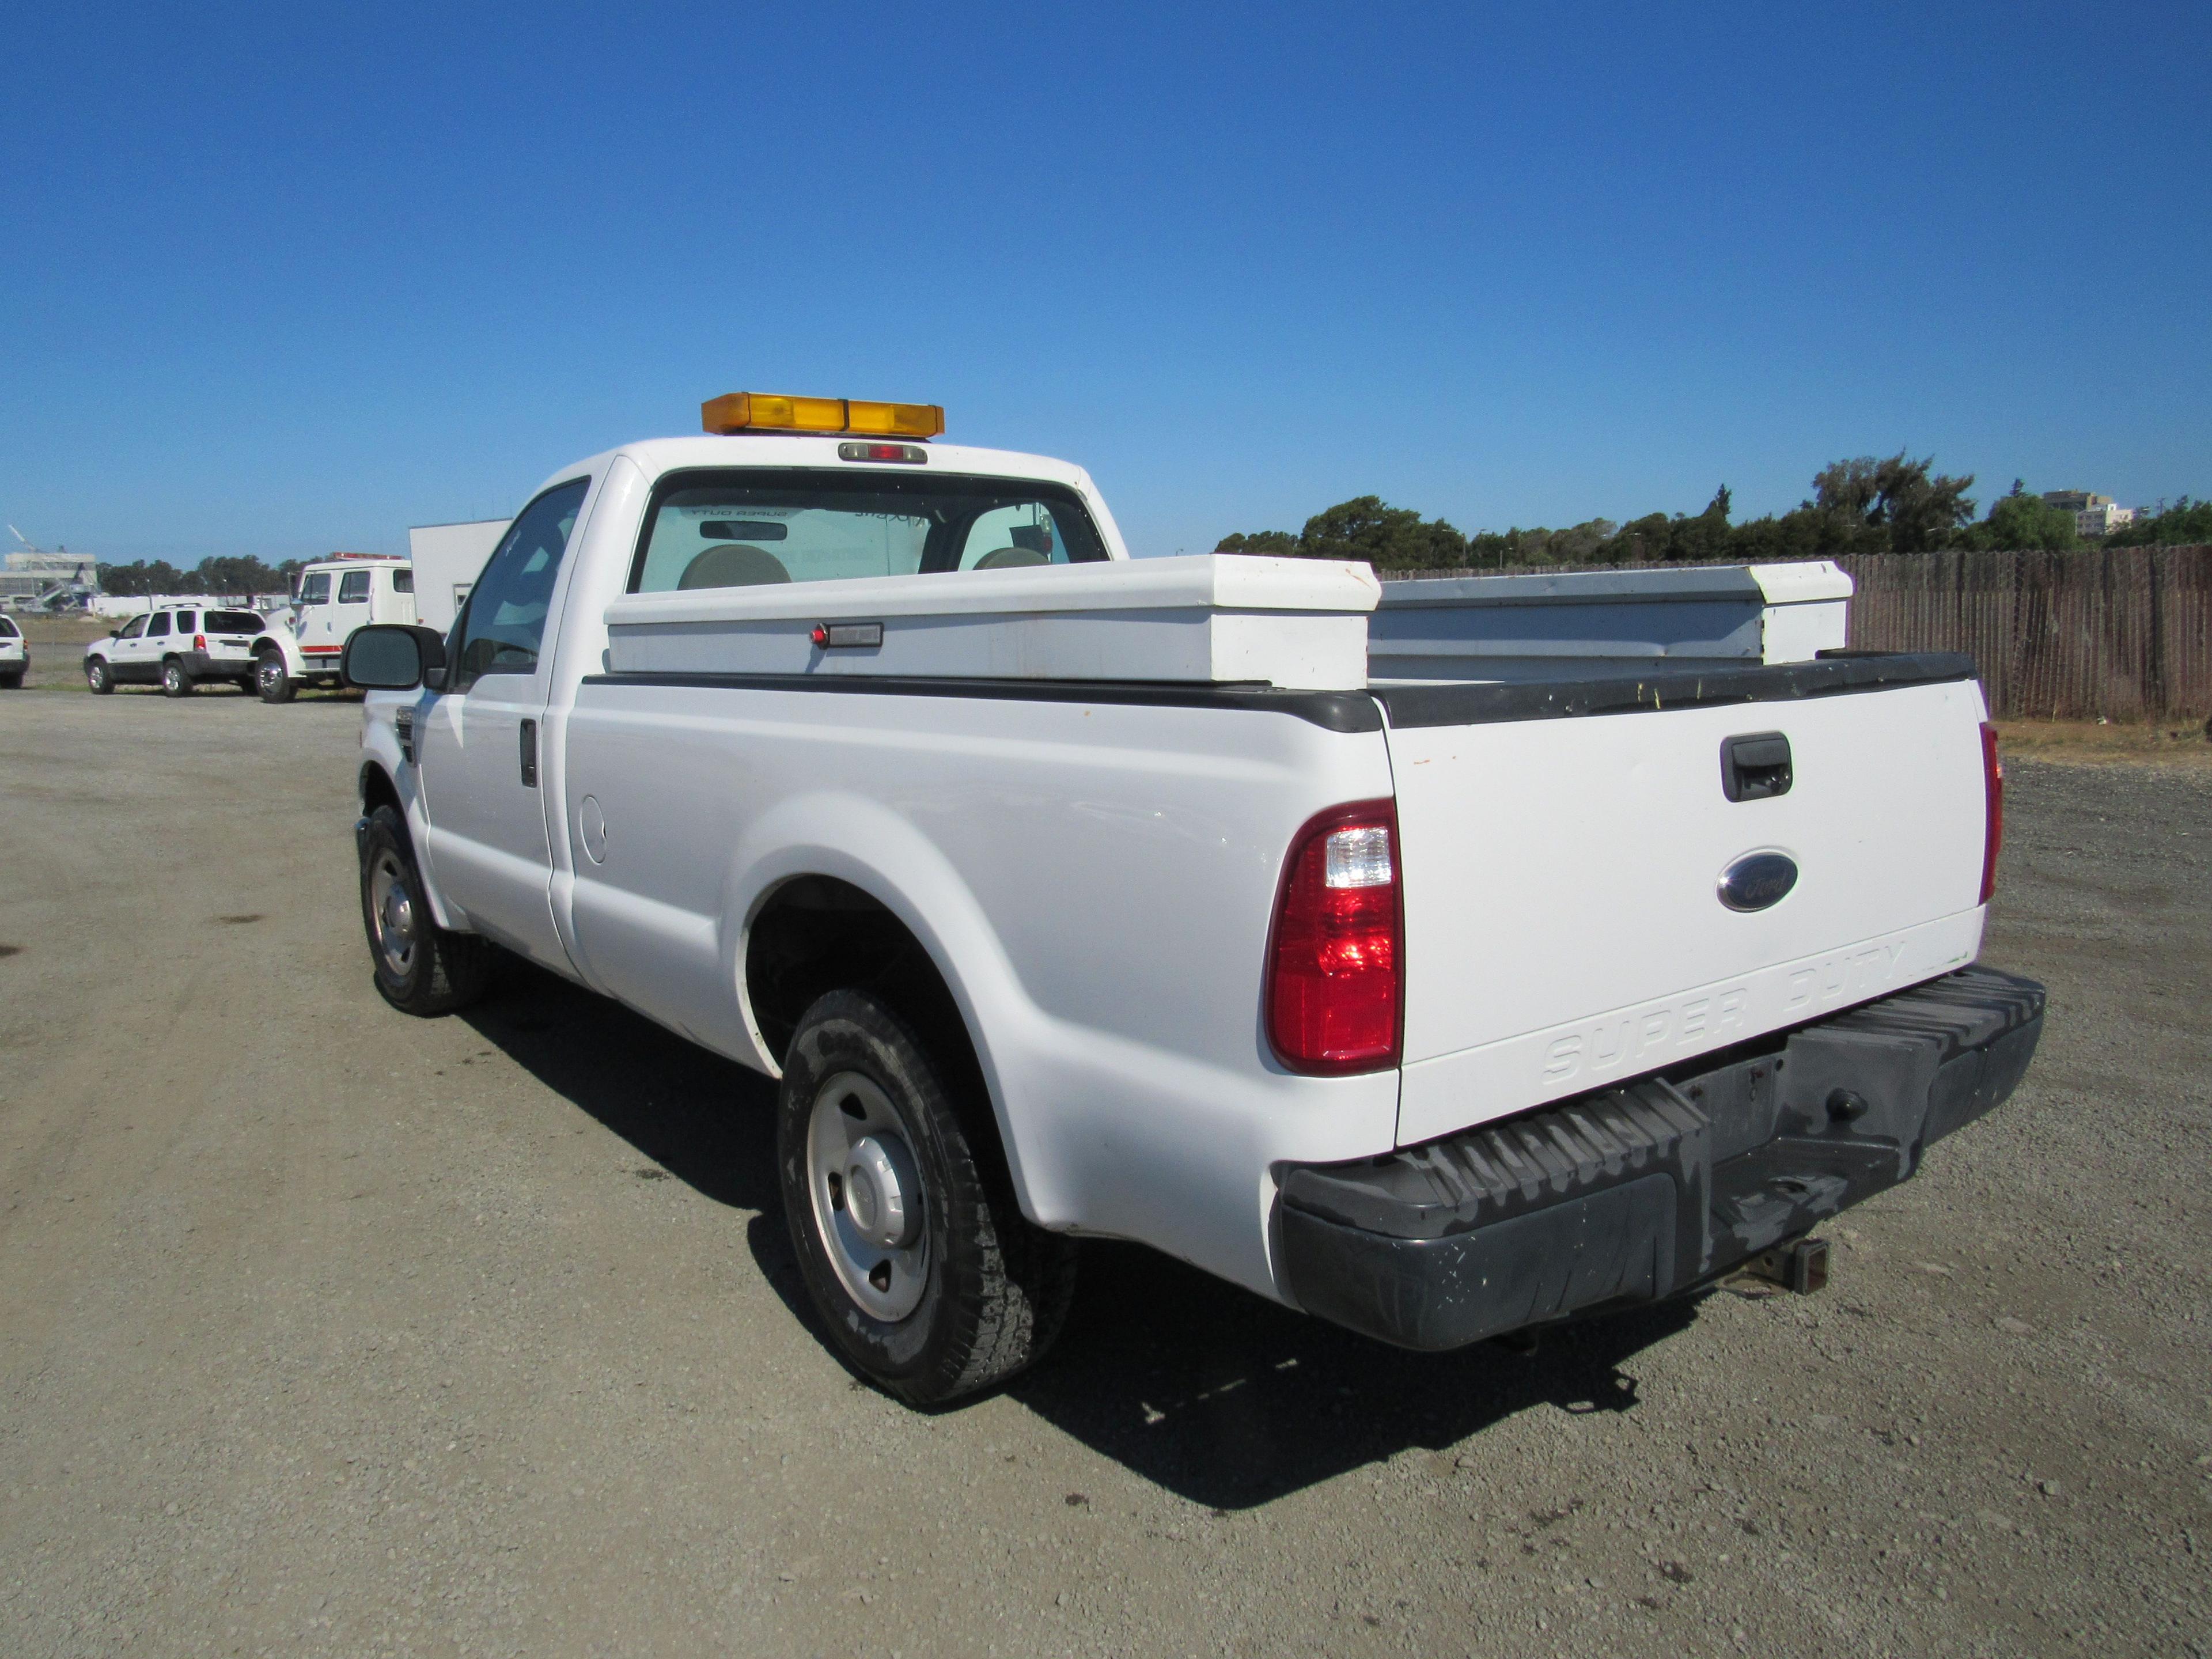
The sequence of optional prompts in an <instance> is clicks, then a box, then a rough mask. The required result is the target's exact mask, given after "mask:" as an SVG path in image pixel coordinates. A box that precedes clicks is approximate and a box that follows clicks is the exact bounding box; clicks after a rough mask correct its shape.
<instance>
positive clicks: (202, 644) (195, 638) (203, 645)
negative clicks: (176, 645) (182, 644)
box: [192, 634, 207, 651]
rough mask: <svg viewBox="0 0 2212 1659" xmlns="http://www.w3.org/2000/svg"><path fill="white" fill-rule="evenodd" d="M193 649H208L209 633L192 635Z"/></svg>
mask: <svg viewBox="0 0 2212 1659" xmlns="http://www.w3.org/2000/svg"><path fill="white" fill-rule="evenodd" d="M192 649H193V650H195V651H204V650H206V649H207V635H204V634H195V635H192Z"/></svg>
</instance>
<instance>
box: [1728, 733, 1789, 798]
mask: <svg viewBox="0 0 2212 1659" xmlns="http://www.w3.org/2000/svg"><path fill="white" fill-rule="evenodd" d="M1791 781H1792V773H1791V769H1790V739H1789V738H1787V737H1785V736H1784V735H1783V734H1782V733H1781V732H1746V733H1745V734H1744V735H1743V736H1741V737H1740V738H1728V739H1727V740H1726V741H1725V742H1723V744H1721V793H1723V795H1726V796H1727V797H1728V798H1729V799H1730V800H1765V799H1768V798H1770V797H1771V796H1774V795H1786V794H1788V793H1790V783H1791Z"/></svg>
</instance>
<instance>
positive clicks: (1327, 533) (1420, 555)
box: [1213, 495, 1467, 570]
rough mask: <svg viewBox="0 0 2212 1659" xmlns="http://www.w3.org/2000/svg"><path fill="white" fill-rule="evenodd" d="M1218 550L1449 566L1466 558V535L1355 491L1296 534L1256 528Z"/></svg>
mask: <svg viewBox="0 0 2212 1659" xmlns="http://www.w3.org/2000/svg"><path fill="white" fill-rule="evenodd" d="M1213 550H1214V551H1215V552H1217V553H1270V554H1275V555H1279V556H1284V557H1296V558H1302V559H1364V560H1365V561H1367V562H1368V563H1370V564H1371V565H1373V566H1374V567H1375V568H1376V569H1377V570H1448V569H1451V568H1455V567H1456V566H1459V565H1462V564H1465V563H1466V562H1467V538H1466V537H1464V536H1462V534H1460V532H1458V531H1457V530H1455V529H1454V528H1453V527H1452V526H1450V525H1448V524H1446V523H1445V522H1444V521H1443V520H1442V519H1431V520H1423V519H1422V517H1421V515H1420V514H1419V513H1415V512H1413V511H1412V510H1411V509H1410V508H1407V507H1392V506H1390V505H1389V503H1387V502H1386V501H1383V498H1382V497H1381V496H1380V495H1360V496H1358V497H1355V498H1354V499H1353V500H1352V501H1339V502H1338V503H1337V504H1336V505H1335V506H1334V507H1328V508H1327V509H1326V510H1324V511H1322V512H1320V513H1315V514H1314V515H1313V517H1311V518H1310V519H1308V520H1306V523H1305V528H1304V530H1301V531H1300V532H1298V533H1297V535H1296V536H1293V535H1291V533H1290V532H1288V531H1286V530H1256V531H1251V532H1238V533H1237V534H1235V535H1231V536H1224V537H1223V538H1221V539H1220V541H1218V543H1216V544H1214V549H1213Z"/></svg>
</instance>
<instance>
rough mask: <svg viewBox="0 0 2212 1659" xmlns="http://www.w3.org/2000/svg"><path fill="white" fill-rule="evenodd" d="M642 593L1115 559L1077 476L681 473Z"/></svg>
mask: <svg viewBox="0 0 2212 1659" xmlns="http://www.w3.org/2000/svg"><path fill="white" fill-rule="evenodd" d="M646 526H647V527H646V532H645V535H644V537H643V538H642V539H641V542H640V544H639V547H638V550H637V557H636V560H635V562H634V563H633V564H632V566H631V568H630V581H629V591H630V592H633V593H665V592H671V591H676V590H688V589H695V588H702V587H748V586H757V585H761V584H767V583H775V582H811V581H827V580H835V579H836V578H838V577H843V576H911V575H915V574H921V573H925V572H937V571H954V570H1004V569H1011V568H1018V567H1020V566H1024V565H1040V564H1085V563H1091V562H1096V561H1098V560H1101V559H1104V558H1106V557H1107V556H1108V555H1107V551H1106V545H1105V543H1104V542H1103V540H1102V539H1101V538H1100V537H1099V534H1098V530H1097V526H1095V525H1094V524H1092V522H1091V515H1090V513H1088V512H1086V511H1085V508H1084V506H1083V502H1082V500H1081V498H1080V497H1079V496H1078V495H1076V493H1075V491H1073V489H1069V488H1068V487H1067V486H1066V485H1065V484H1054V483H1031V482H1030V481H1027V480H1024V479H1018V478H978V477H957V476H951V477H948V476H945V475H943V474H939V475H937V476H935V477H914V476H911V475H908V474H903V473H893V474H884V473H876V472H866V473H862V472H855V473H846V474H837V473H823V472H816V471H785V472H772V471H746V472H720V473H697V472H690V473H676V474H672V475H671V477H667V478H664V479H663V480H662V481H661V482H660V483H659V486H658V487H657V488H656V489H654V491H653V504H652V507H651V508H650V510H649V511H648V512H647V516H646Z"/></svg>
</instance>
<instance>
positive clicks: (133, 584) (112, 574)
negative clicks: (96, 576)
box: [98, 559, 188, 594]
mask: <svg viewBox="0 0 2212 1659" xmlns="http://www.w3.org/2000/svg"><path fill="white" fill-rule="evenodd" d="M98 569H99V572H100V587H101V588H102V589H103V590H104V591H105V592H110V593H123V594H145V593H179V592H184V591H185V586H186V583H187V580H188V579H187V578H186V576H185V573H184V572H183V571H181V570H179V569H178V568H177V567H176V566H174V565H173V564H171V563H170V562H168V561H167V559H155V560H154V561H152V562H150V563H149V562H148V561H146V560H144V559H136V560H133V561H132V562H131V563H129V564H103V565H100V566H99V567H98Z"/></svg>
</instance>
